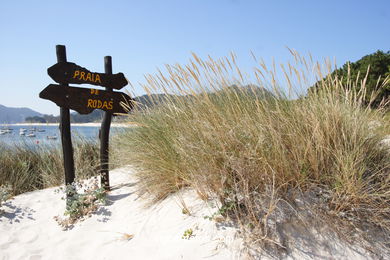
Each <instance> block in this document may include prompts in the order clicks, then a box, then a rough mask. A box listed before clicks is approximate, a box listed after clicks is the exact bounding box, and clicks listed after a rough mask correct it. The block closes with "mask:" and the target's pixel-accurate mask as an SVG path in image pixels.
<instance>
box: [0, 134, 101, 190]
mask: <svg viewBox="0 0 390 260" xmlns="http://www.w3.org/2000/svg"><path fill="white" fill-rule="evenodd" d="M73 145H74V161H75V170H76V176H77V177H78V178H79V179H83V178H89V177H92V176H95V175H96V174H97V170H96V168H97V165H98V164H99V148H98V144H97V143H96V142H92V141H86V140H83V139H80V138H79V139H76V140H75V142H74V143H73ZM0 149H1V153H0V185H6V184H10V185H11V193H12V194H13V195H18V194H21V193H24V192H28V191H32V190H36V189H42V188H47V187H53V186H57V185H61V184H62V183H63V182H64V170H63V161H62V151H61V147H60V146H39V147H31V146H28V145H27V144H16V145H14V146H12V147H10V146H6V145H4V144H2V143H0Z"/></svg>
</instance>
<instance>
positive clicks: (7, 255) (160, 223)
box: [0, 168, 383, 260]
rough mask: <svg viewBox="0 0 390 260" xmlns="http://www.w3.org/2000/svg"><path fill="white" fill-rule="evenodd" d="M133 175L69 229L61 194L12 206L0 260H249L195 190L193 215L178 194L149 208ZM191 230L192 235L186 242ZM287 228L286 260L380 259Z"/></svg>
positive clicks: (0, 229)
mask: <svg viewBox="0 0 390 260" xmlns="http://www.w3.org/2000/svg"><path fill="white" fill-rule="evenodd" d="M132 173H133V170H132V169H131V168H122V169H117V170H114V171H111V173H110V180H111V185H113V190H112V191H111V192H110V193H109V195H108V199H109V203H108V205H106V206H103V207H101V208H100V209H99V210H98V212H97V213H96V214H94V215H92V217H90V218H87V219H85V220H84V221H82V222H78V223H76V224H75V225H74V227H73V228H72V229H71V230H67V231H63V230H62V228H61V227H60V226H59V225H58V224H57V222H56V221H55V220H54V219H53V217H54V216H57V215H60V216H62V214H63V212H64V209H65V202H64V201H63V200H61V197H62V194H58V193H55V192H54V190H55V188H50V189H45V190H39V191H34V192H29V193H25V194H21V195H19V196H16V197H15V198H14V199H12V200H10V201H7V202H6V203H5V204H4V205H3V206H2V209H3V210H5V212H4V213H3V214H2V215H1V216H0V259H3V260H6V259H12V260H13V259H23V260H25V259H31V260H32V259H66V260H72V259H83V260H86V259H170V260H171V259H247V256H246V254H245V251H246V250H243V242H242V240H241V239H240V238H239V236H238V235H237V230H236V229H235V228H234V227H230V226H227V225H223V224H218V223H216V222H214V221H210V220H208V219H204V216H211V215H212V214H213V213H214V212H215V211H216V208H215V207H214V208H212V206H210V205H209V204H206V203H205V202H203V201H202V200H200V199H199V198H198V197H197V195H196V193H195V192H193V191H191V190H187V191H184V192H183V193H182V194H181V196H180V198H182V199H183V200H184V201H185V203H186V205H187V207H188V208H189V209H190V212H191V216H188V215H185V214H183V213H182V208H183V207H182V206H181V203H180V201H181V199H179V197H178V196H171V197H169V198H167V199H165V200H164V201H163V202H161V203H160V204H158V205H155V206H153V207H151V208H145V201H144V200H142V199H141V198H139V197H138V195H137V194H136V190H137V183H136V181H135V179H134V177H133V174H132ZM188 229H192V230H193V233H194V236H193V237H191V238H190V239H182V236H183V233H184V231H186V230H188ZM283 229H284V232H285V233H286V232H287V233H290V237H291V238H293V239H292V240H291V241H290V242H289V244H290V245H291V247H292V252H290V253H289V254H288V255H287V259H375V258H376V257H375V256H370V255H369V253H368V252H367V251H365V250H363V249H362V248H356V247H351V246H349V245H347V244H346V243H345V242H342V241H340V240H339V239H337V238H336V237H334V236H333V235H323V234H310V232H309V233H308V232H307V230H304V229H302V228H301V227H293V226H292V225H291V223H285V224H284V225H283ZM324 230H326V227H324ZM321 233H322V232H321ZM324 234H325V232H324ZM126 235H133V238H132V239H128V236H127V237H126ZM382 255H383V254H382ZM261 259H269V258H268V257H267V258H264V257H262V258H261Z"/></svg>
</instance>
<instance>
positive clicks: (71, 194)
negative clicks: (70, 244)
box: [54, 178, 106, 229]
mask: <svg viewBox="0 0 390 260" xmlns="http://www.w3.org/2000/svg"><path fill="white" fill-rule="evenodd" d="M57 192H64V194H65V196H66V198H63V199H66V210H65V213H64V215H65V216H67V218H60V217H59V216H56V217H54V219H55V220H56V221H57V222H58V224H59V225H60V226H61V227H63V228H64V229H68V228H70V227H72V226H73V224H74V223H76V222H77V221H79V220H82V219H83V218H85V217H90V216H91V214H93V213H94V212H96V210H97V209H98V208H99V206H100V205H104V204H105V203H106V192H105V190H104V188H103V187H102V188H99V185H98V181H97V178H94V179H93V182H92V183H91V184H85V183H73V184H69V185H67V186H66V188H65V189H63V188H62V189H59V190H58V191H57Z"/></svg>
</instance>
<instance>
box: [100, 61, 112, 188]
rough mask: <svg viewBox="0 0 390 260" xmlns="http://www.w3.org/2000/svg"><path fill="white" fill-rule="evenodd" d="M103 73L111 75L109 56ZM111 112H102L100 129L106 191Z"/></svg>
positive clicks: (103, 177) (108, 186) (109, 89)
mask: <svg viewBox="0 0 390 260" xmlns="http://www.w3.org/2000/svg"><path fill="white" fill-rule="evenodd" d="M104 72H105V73H106V74H108V75H111V74H112V59H111V56H106V57H104ZM106 90H107V91H108V92H112V88H106ZM111 118H112V113H111V112H108V111H106V112H104V115H103V120H102V125H101V128H100V134H99V138H100V183H101V187H104V189H105V190H106V191H109V190H110V175H109V174H110V173H109V169H108V165H109V164H108V162H109V153H108V149H109V137H110V126H111Z"/></svg>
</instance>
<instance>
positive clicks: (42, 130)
mask: <svg viewBox="0 0 390 260" xmlns="http://www.w3.org/2000/svg"><path fill="white" fill-rule="evenodd" d="M37 131H38V132H45V131H46V130H45V129H37Z"/></svg>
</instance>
